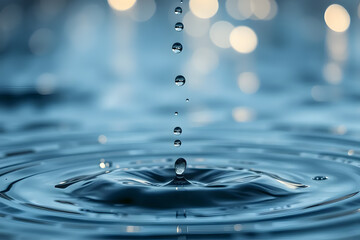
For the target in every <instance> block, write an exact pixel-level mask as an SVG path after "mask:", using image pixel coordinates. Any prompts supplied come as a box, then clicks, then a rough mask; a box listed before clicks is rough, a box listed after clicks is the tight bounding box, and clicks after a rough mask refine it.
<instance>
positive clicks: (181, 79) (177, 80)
mask: <svg viewBox="0 0 360 240" xmlns="http://www.w3.org/2000/svg"><path fill="white" fill-rule="evenodd" d="M175 84H176V85H177V86H179V87H180V86H183V85H184V84H185V77H184V76H182V75H178V76H176V78H175Z"/></svg>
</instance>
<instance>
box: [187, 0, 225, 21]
mask: <svg viewBox="0 0 360 240" xmlns="http://www.w3.org/2000/svg"><path fill="white" fill-rule="evenodd" d="M189 6H190V10H191V12H192V13H193V14H194V15H195V16H196V17H198V18H211V17H212V16H214V15H215V14H216V12H217V11H218V9H219V2H218V0H190V1H189Z"/></svg>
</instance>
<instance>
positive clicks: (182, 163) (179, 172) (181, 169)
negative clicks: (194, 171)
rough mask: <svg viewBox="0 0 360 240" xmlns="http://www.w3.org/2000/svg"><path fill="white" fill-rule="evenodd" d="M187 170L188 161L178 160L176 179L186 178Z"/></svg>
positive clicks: (176, 163)
mask: <svg viewBox="0 0 360 240" xmlns="http://www.w3.org/2000/svg"><path fill="white" fill-rule="evenodd" d="M185 170H186V160H185V159H184V158H178V159H177V160H176V162H175V173H176V177H179V178H182V177H184V172H185Z"/></svg>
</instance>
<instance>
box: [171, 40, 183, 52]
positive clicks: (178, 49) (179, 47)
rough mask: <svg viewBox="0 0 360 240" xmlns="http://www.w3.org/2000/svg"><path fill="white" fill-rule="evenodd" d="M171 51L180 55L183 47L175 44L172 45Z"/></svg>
mask: <svg viewBox="0 0 360 240" xmlns="http://www.w3.org/2000/svg"><path fill="white" fill-rule="evenodd" d="M172 50H173V52H174V53H181V51H182V50H183V46H182V45H181V43H178V42H176V43H174V44H173V45H172Z"/></svg>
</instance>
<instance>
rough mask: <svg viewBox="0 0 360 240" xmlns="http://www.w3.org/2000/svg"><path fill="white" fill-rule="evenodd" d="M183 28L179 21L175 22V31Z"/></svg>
mask: <svg viewBox="0 0 360 240" xmlns="http://www.w3.org/2000/svg"><path fill="white" fill-rule="evenodd" d="M183 29H184V24H182V23H181V22H177V23H175V30H176V31H177V32H181V31H182V30H183Z"/></svg>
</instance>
